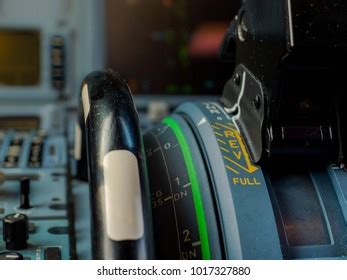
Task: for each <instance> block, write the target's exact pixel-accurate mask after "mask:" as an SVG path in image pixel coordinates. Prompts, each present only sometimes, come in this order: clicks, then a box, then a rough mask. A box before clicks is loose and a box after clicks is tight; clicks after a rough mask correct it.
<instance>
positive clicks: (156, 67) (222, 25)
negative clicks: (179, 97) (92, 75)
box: [106, 0, 240, 95]
mask: <svg viewBox="0 0 347 280" xmlns="http://www.w3.org/2000/svg"><path fill="white" fill-rule="evenodd" d="M239 5H240V4H239V1H234V0H214V1H213V0H107V1H106V13H107V41H108V48H107V53H108V59H107V61H108V67H111V68H113V69H114V70H117V71H119V72H120V73H121V74H122V75H123V76H124V77H125V78H126V79H127V80H128V82H129V84H130V87H131V88H132V90H133V91H134V92H135V93H143V94H160V93H166V94H186V95H191V94H198V95H203V94H218V95H219V94H221V90H222V88H223V85H224V83H225V81H226V80H227V79H228V78H229V77H230V76H231V74H232V69H230V68H231V67H229V65H225V64H223V63H221V62H220V61H219V59H218V56H217V48H216V45H219V43H220V41H221V39H222V35H223V34H224V32H225V31H226V28H227V27H228V25H229V23H230V21H231V20H232V19H233V18H234V16H235V14H236V13H237V10H238V8H239ZM217 43H218V44H217ZM194 46H195V47H194Z"/></svg>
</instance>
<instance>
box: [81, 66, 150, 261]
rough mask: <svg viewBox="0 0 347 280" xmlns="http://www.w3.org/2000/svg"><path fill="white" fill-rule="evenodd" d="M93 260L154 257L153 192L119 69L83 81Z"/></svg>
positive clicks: (92, 75) (134, 111)
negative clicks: (117, 71)
mask: <svg viewBox="0 0 347 280" xmlns="http://www.w3.org/2000/svg"><path fill="white" fill-rule="evenodd" d="M82 105H83V111H84V119H85V128H86V139H87V155H88V169H89V170H88V171H89V185H90V201H91V213H92V257H93V258H94V259H151V258H153V256H152V248H153V246H152V244H153V242H152V241H153V240H152V226H151V217H150V216H151V215H150V205H149V202H150V195H149V188H148V183H147V178H146V175H145V174H146V172H145V158H144V150H143V144H142V138H141V135H140V128H139V120H138V115H137V112H136V109H135V106H134V103H133V99H132V95H131V92H130V89H129V87H128V85H127V84H126V82H125V81H124V80H123V79H122V78H121V77H120V76H119V75H118V74H116V73H114V72H110V71H102V72H94V73H92V74H90V75H88V76H87V78H86V79H85V81H84V82H83V84H82Z"/></svg>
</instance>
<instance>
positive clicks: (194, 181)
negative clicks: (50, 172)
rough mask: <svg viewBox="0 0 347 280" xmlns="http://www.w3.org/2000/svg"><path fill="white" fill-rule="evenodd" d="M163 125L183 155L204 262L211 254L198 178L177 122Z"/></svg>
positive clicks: (168, 120)
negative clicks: (172, 136) (167, 128)
mask: <svg viewBox="0 0 347 280" xmlns="http://www.w3.org/2000/svg"><path fill="white" fill-rule="evenodd" d="M163 123H165V124H167V125H168V126H169V127H170V128H171V129H172V130H173V132H174V134H175V136H176V138H177V139H178V143H179V144H180V146H181V151H182V153H183V158H184V161H185V164H186V167H187V170H188V176H189V180H190V184H191V187H192V193H193V200H194V207H195V213H196V217H197V220H198V227H199V235H200V242H201V250H202V257H203V259H204V260H210V259H211V252H210V244H209V241H208V231H207V226H206V218H205V212H204V206H203V203H202V199H201V194H200V186H199V182H198V177H197V175H196V171H195V167H194V162H193V157H192V154H191V152H190V149H189V146H188V143H187V140H186V137H185V136H184V133H183V131H182V129H181V127H180V125H179V124H178V122H177V121H176V120H175V119H173V118H171V117H167V118H165V119H164V120H163Z"/></svg>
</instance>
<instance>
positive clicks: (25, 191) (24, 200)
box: [20, 177, 31, 209]
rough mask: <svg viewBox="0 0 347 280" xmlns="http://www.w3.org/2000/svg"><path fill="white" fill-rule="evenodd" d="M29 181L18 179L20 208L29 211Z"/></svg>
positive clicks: (27, 179) (24, 178) (26, 178)
mask: <svg viewBox="0 0 347 280" xmlns="http://www.w3.org/2000/svg"><path fill="white" fill-rule="evenodd" d="M29 195H30V179H29V178H28V177H23V178H21V179H20V208H22V209H29V208H31V206H30V198H29Z"/></svg>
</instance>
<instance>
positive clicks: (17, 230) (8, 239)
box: [3, 213, 29, 250]
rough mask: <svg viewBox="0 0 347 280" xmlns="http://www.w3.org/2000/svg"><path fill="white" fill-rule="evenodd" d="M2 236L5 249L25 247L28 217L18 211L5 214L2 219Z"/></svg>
mask: <svg viewBox="0 0 347 280" xmlns="http://www.w3.org/2000/svg"><path fill="white" fill-rule="evenodd" d="M3 238H4V241H5V243H6V249H7V250H23V249H26V248H27V247H28V244H27V240H28V239H29V218H28V217H27V216H26V215H24V214H20V213H15V214H10V215H7V216H6V217H5V218H4V220H3Z"/></svg>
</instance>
